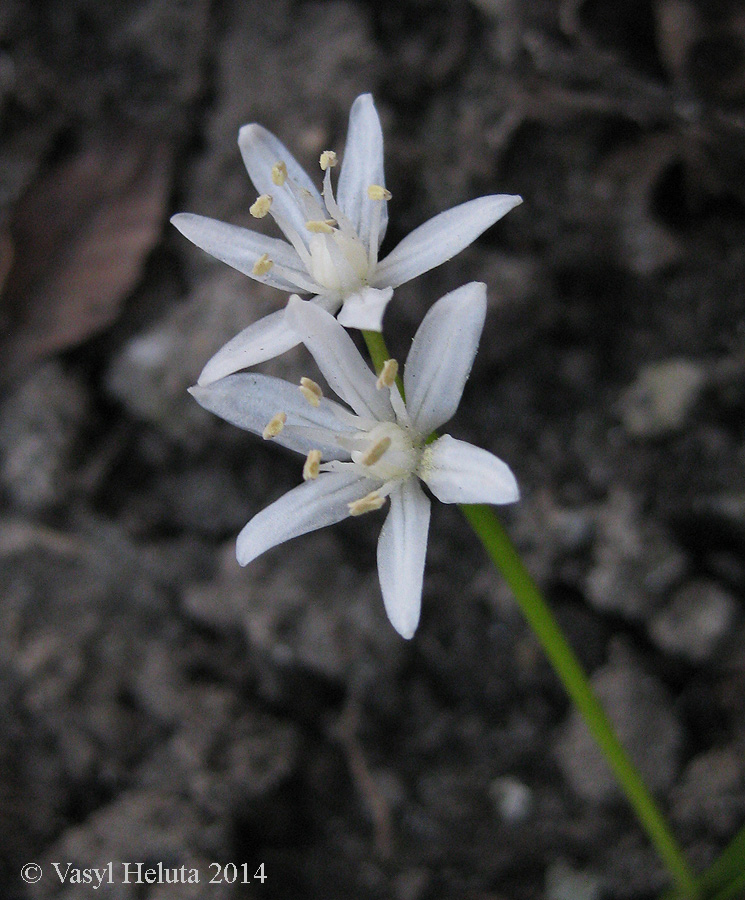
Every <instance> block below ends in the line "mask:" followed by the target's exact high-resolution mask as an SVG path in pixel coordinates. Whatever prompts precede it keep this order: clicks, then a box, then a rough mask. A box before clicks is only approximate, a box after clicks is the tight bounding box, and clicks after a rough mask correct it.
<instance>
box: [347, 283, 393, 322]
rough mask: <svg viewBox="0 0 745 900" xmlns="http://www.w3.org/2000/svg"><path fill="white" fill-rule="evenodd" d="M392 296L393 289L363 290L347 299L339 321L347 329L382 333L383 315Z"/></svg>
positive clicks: (368, 288) (367, 288)
mask: <svg viewBox="0 0 745 900" xmlns="http://www.w3.org/2000/svg"><path fill="white" fill-rule="evenodd" d="M392 296H393V288H385V289H384V290H382V291H381V290H378V289H377V288H371V287H365V288H362V290H359V291H357V292H356V293H354V294H350V296H348V297H346V298H345V300H344V305H343V306H342V308H341V311H340V312H339V315H338V316H337V317H336V318H337V321H338V322H339V323H340V324H341V325H343V326H344V327H345V328H359V329H361V330H364V331H382V330H383V313H384V312H385V308H386V307H387V306H388V303H389V302H390V299H391V297H392Z"/></svg>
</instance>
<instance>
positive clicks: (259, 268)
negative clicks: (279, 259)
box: [251, 253, 274, 275]
mask: <svg viewBox="0 0 745 900" xmlns="http://www.w3.org/2000/svg"><path fill="white" fill-rule="evenodd" d="M273 265H274V263H273V262H272V261H271V259H269V254H268V253H262V254H261V256H260V257H259V258H258V259H257V260H256V262H255V263H254V267H253V269H251V271H252V272H253V273H254V275H266V273H267V272H269V271H270V270H271V268H272V266H273Z"/></svg>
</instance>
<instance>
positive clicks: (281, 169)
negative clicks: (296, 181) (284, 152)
mask: <svg viewBox="0 0 745 900" xmlns="http://www.w3.org/2000/svg"><path fill="white" fill-rule="evenodd" d="M272 181H273V182H274V183H275V184H276V185H277V187H282V185H283V184H284V183H285V181H287V165H286V164H285V163H283V162H282V161H280V162H276V163H274V165H273V166H272Z"/></svg>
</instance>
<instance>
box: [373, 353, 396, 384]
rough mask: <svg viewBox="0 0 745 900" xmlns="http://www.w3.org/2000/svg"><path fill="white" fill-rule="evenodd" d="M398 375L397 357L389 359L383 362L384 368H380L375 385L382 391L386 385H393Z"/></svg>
mask: <svg viewBox="0 0 745 900" xmlns="http://www.w3.org/2000/svg"><path fill="white" fill-rule="evenodd" d="M396 375H398V363H397V362H396V360H395V359H387V360H386V361H385V362H384V363H383V368H382V369H381V370H380V375H378V380H377V381H376V382H375V387H376V388H377V389H378V390H379V391H382V390H383V388H384V387H387V388H389V387H391V386H392V385H393V382H394V381H395V380H396Z"/></svg>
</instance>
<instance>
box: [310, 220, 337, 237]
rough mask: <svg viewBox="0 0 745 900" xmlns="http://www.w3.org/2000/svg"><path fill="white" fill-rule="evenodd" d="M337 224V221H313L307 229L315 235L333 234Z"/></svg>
mask: <svg viewBox="0 0 745 900" xmlns="http://www.w3.org/2000/svg"><path fill="white" fill-rule="evenodd" d="M335 224H336V220H335V219H311V220H310V221H309V222H306V223H305V227H306V228H307V229H308V231H310V232H312V233H313V234H333V233H334V228H333V226H334V225H335Z"/></svg>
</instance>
